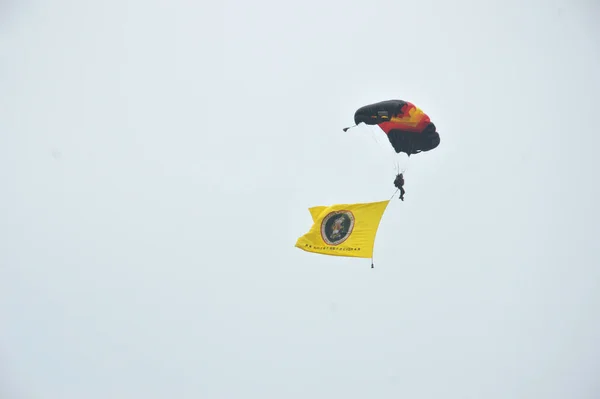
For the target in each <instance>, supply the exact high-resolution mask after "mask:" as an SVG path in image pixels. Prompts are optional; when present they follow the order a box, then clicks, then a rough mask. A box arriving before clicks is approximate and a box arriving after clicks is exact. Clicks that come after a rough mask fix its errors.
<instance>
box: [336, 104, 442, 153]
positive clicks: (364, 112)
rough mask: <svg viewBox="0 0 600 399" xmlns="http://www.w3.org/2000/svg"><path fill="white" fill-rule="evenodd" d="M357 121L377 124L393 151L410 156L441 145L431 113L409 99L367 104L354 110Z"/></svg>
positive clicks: (355, 120)
mask: <svg viewBox="0 0 600 399" xmlns="http://www.w3.org/2000/svg"><path fill="white" fill-rule="evenodd" d="M354 123H356V124H357V125H358V124H360V123H365V124H367V125H378V126H379V127H380V128H381V130H383V131H384V132H385V134H386V135H387V137H388V139H389V141H390V143H391V144H392V147H394V150H395V151H396V152H397V153H401V152H404V153H406V154H408V156H410V155H411V154H417V153H419V152H424V151H430V150H433V149H434V148H436V147H437V146H438V145H439V144H440V135H439V134H438V132H437V131H436V128H435V125H434V124H433V123H432V122H431V120H430V119H429V116H427V114H425V113H424V112H423V111H422V110H421V109H420V108H418V107H416V106H415V105H414V104H412V103H410V102H408V101H403V100H387V101H380V102H378V103H374V104H369V105H365V106H363V107H361V108H359V109H358V110H356V112H355V113H354ZM346 130H348V128H345V129H344V131H346Z"/></svg>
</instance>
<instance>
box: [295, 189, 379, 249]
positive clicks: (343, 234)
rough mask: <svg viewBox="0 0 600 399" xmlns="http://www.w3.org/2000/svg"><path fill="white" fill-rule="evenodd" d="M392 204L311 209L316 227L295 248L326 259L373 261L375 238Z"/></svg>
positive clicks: (342, 205)
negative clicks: (368, 259)
mask: <svg viewBox="0 0 600 399" xmlns="http://www.w3.org/2000/svg"><path fill="white" fill-rule="evenodd" d="M389 202H390V200H387V201H379V202H367V203H359V204H337V205H331V206H315V207H312V208H309V212H310V214H311V216H312V219H313V225H312V227H311V228H310V230H309V231H308V232H307V233H306V234H304V235H303V236H302V237H300V238H298V240H297V241H296V245H295V246H296V247H298V248H300V249H302V250H304V251H307V252H314V253H319V254H325V255H333V256H352V257H356V258H372V257H373V246H374V244H375V235H376V234H377V229H378V228H379V223H380V221H381V217H382V216H383V213H384V212H385V209H386V208H387V205H388V204H389Z"/></svg>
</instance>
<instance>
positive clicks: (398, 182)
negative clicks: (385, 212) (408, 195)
mask: <svg viewBox="0 0 600 399" xmlns="http://www.w3.org/2000/svg"><path fill="white" fill-rule="evenodd" d="M394 186H396V187H397V188H398V190H400V199H401V200H402V201H404V193H405V192H406V191H404V176H402V173H399V174H398V175H397V176H396V179H395V180H394Z"/></svg>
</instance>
